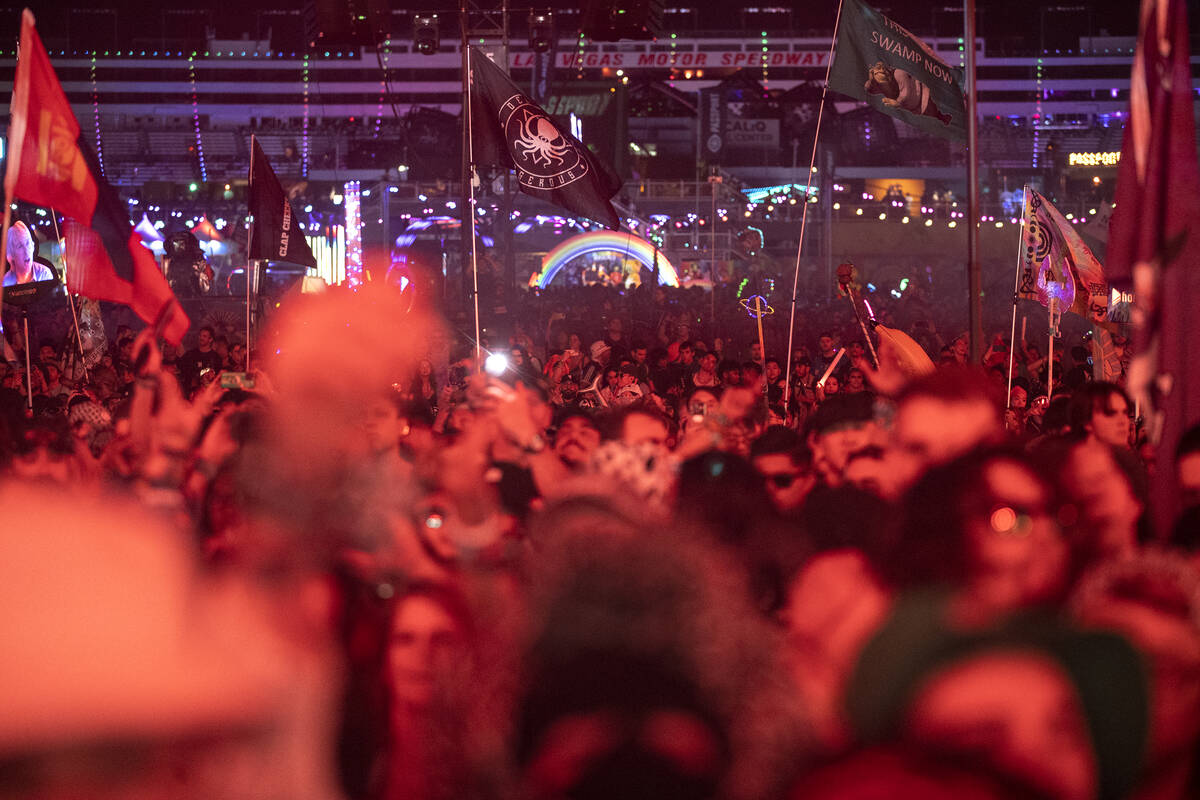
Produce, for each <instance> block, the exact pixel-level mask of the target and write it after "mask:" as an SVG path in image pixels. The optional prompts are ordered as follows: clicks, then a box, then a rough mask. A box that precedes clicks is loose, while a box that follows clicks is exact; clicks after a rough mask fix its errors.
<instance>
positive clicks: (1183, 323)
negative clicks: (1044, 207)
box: [1108, 0, 1200, 534]
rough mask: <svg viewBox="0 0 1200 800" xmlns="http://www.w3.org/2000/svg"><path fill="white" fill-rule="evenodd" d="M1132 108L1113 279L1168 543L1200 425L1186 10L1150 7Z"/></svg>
mask: <svg viewBox="0 0 1200 800" xmlns="http://www.w3.org/2000/svg"><path fill="white" fill-rule="evenodd" d="M1129 107H1130V110H1129V120H1128V121H1127V122H1126V123H1125V139H1124V142H1123V144H1122V146H1121V166H1120V172H1119V173H1118V176H1117V192H1116V199H1115V209H1114V211H1113V217H1112V221H1111V223H1110V226H1109V241H1108V275H1109V279H1110V280H1112V281H1113V283H1114V284H1116V285H1118V286H1119V287H1120V288H1122V289H1128V288H1129V287H1130V286H1132V288H1133V293H1134V308H1133V314H1132V317H1133V323H1134V329H1135V335H1134V342H1135V350H1134V357H1133V359H1132V361H1131V362H1130V365H1129V383H1128V388H1129V390H1130V393H1131V394H1133V395H1134V397H1135V399H1137V400H1138V402H1139V403H1140V404H1141V406H1142V409H1143V410H1144V411H1146V419H1147V423H1148V429H1149V432H1150V435H1151V437H1152V440H1153V441H1156V442H1157V443H1158V476H1157V479H1156V480H1154V481H1153V482H1152V495H1151V501H1152V505H1153V509H1152V510H1153V512H1154V517H1155V521H1156V522H1157V523H1158V526H1159V533H1160V534H1163V533H1166V532H1167V531H1169V529H1170V526H1171V525H1172V524H1173V521H1174V518H1175V516H1176V514H1177V512H1178V505H1179V492H1178V487H1177V485H1176V482H1175V469H1174V452H1175V446H1176V444H1177V443H1178V441H1179V436H1180V434H1181V433H1182V432H1183V431H1184V430H1185V429H1186V428H1187V427H1188V426H1189V425H1192V424H1193V423H1195V422H1197V421H1200V339H1197V337H1196V326H1197V321H1198V320H1200V164H1198V163H1197V160H1196V131H1195V122H1194V119H1193V116H1192V114H1193V110H1192V76H1191V66H1190V64H1189V54H1188V27H1187V13H1186V11H1185V9H1184V3H1183V0H1142V10H1141V31H1140V33H1139V35H1138V44H1137V52H1136V55H1135V56H1134V61H1133V76H1132V79H1131V81H1130V91H1129Z"/></svg>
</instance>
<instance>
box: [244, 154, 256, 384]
mask: <svg viewBox="0 0 1200 800" xmlns="http://www.w3.org/2000/svg"><path fill="white" fill-rule="evenodd" d="M256 142H257V138H256V137H255V135H254V134H253V133H252V134H250V180H249V182H248V183H249V184H253V183H254V151H255V150H257V149H258V148H257V147H255V144H256ZM247 196H249V188H247ZM250 212H251V213H254V210H253V209H251V210H250ZM254 225H255V223H254V222H253V221H252V222H251V223H250V230H248V231H246V372H249V371H250V270H251V262H252V260H253V259H251V257H250V255H251V253H253V252H254V249H253V247H252V245H253V244H254Z"/></svg>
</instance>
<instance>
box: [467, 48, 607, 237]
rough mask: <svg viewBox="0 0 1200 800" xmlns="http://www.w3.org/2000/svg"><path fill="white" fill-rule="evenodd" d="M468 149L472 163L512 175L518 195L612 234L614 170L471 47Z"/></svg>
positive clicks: (484, 56)
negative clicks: (594, 223) (581, 218)
mask: <svg viewBox="0 0 1200 800" xmlns="http://www.w3.org/2000/svg"><path fill="white" fill-rule="evenodd" d="M468 58H469V59H470V65H471V74H470V76H469V78H468V80H469V81H470V87H471V145H472V154H473V156H474V161H475V163H476V164H489V165H494V166H501V167H508V168H510V169H513V170H516V173H517V183H518V184H519V185H520V187H521V191H522V192H524V193H525V194H527V195H530V196H531V197H537V198H539V199H541V200H545V201H547V202H549V203H553V204H554V205H556V206H559V207H561V208H565V209H566V210H568V211H572V212H574V213H576V214H579V215H581V216H585V217H588V218H589V219H594V220H596V221H597V222H602V223H604V224H605V225H607V226H608V227H609V228H612V229H613V230H618V229H619V228H620V226H621V223H620V220H619V219H618V218H617V212H616V211H615V210H613V207H612V204H611V203H610V202H609V199H610V198H611V197H612V196H613V195H615V194H616V193H617V191H618V190H620V188H621V179H620V178H618V177H617V175H616V173H615V172H613V170H612V168H611V167H609V166H608V165H606V164H605V163H604V162H602V161H601V160H600V159H598V158H596V156H595V155H593V154H592V152H591V151H590V150H588V149H587V147H585V146H584V145H583V143H582V142H580V141H579V140H578V139H576V138H575V137H574V136H572V135H571V134H570V133H568V132H567V131H566V130H564V129H563V128H562V127H561V126H560V125H558V123H556V122H554V121H553V120H552V119H551V117H550V115H549V114H547V113H546V111H545V109H543V108H542V107H541V106H539V105H538V104H537V103H535V102H533V100H531V99H530V98H529V97H528V96H527V95H526V94H525V93H524V92H522V91H521V90H520V89H518V88H517V85H516V84H515V83H513V82H512V79H511V78H509V77H508V75H506V74H505V73H504V70H502V69H500V68H499V67H497V66H496V65H495V64H493V63H492V61H491V59H489V58H488V57H487V56H486V55H484V54H483V53H482V52H480V51H479V50H477V49H475V48H474V47H472V48H471V49H470V52H469V53H468Z"/></svg>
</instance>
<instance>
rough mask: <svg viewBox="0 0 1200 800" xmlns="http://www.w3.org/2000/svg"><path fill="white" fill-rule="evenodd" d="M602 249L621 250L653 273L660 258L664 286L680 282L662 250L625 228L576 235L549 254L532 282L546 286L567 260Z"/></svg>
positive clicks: (659, 273)
mask: <svg viewBox="0 0 1200 800" xmlns="http://www.w3.org/2000/svg"><path fill="white" fill-rule="evenodd" d="M600 252H614V253H620V254H622V255H624V256H626V257H628V258H632V259H633V260H635V261H637V262H638V263H640V264H642V265H643V266H644V267H646V269H648V270H650V271H651V272H653V271H654V267H655V262H656V261H657V264H658V282H659V283H661V284H663V285H664V286H678V285H679V273H677V272H676V271H675V267H674V266H673V265H672V264H671V262H670V261H668V260H667V257H666V256H665V255H663V252H662V251H661V250H658V249H656V248H655V247H654V246H653V245H652V244H650V243H649V242H647V241H646V240H645V239H643V238H641V237H640V236H635V235H634V234H632V233H626V232H624V231H592V232H591V233H581V234H579V235H578V236H572V237H571V238H570V239H567V240H566V241H565V242H563V243H562V244H560V245H559V246H558V247H556V248H554V249H553V250H551V251H550V252H549V253H547V254H546V257H545V258H543V259H542V271H541V272H539V273H538V274H537V275H535V276H533V279H532V280H531V281H530V282H529V283H530V286H537V287H539V288H541V289H545V288H546V287H547V286H549V285H550V281H552V280H554V276H555V275H557V274H558V271H559V270H560V269H562V268H563V267H564V266H566V264H567V262H569V261H571V260H573V259H576V258H578V257H579V256H584V255H588V254H589V253H600Z"/></svg>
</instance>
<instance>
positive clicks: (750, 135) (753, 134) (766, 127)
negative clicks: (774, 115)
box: [725, 118, 779, 148]
mask: <svg viewBox="0 0 1200 800" xmlns="http://www.w3.org/2000/svg"><path fill="white" fill-rule="evenodd" d="M725 146H726V147H741V148H776V147H779V120H777V119H739V118H734V119H731V120H729V123H728V125H727V126H726V128H725Z"/></svg>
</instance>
